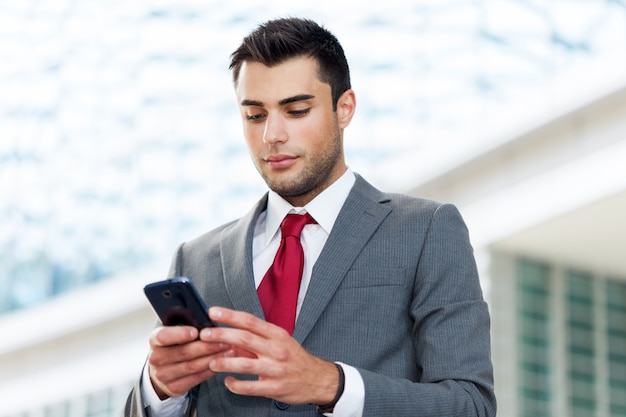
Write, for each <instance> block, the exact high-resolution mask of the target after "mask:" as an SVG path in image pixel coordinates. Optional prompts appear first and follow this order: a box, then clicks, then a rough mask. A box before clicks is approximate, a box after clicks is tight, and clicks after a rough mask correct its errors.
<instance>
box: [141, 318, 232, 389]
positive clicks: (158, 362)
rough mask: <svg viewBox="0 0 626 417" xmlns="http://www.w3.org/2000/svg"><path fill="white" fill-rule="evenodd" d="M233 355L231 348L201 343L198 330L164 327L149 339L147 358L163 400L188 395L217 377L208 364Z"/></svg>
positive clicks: (154, 383) (155, 331)
mask: <svg viewBox="0 0 626 417" xmlns="http://www.w3.org/2000/svg"><path fill="white" fill-rule="evenodd" d="M229 354H234V352H233V351H232V349H231V348H230V346H228V345H225V344H222V343H207V342H203V341H200V340H198V330H197V329H196V328H195V327H190V326H164V327H159V328H156V329H154V331H153V332H152V334H151V335H150V357H149V358H148V365H149V372H150V380H151V382H152V386H153V387H154V390H155V391H156V393H157V395H158V396H159V398H160V399H161V400H164V399H166V398H168V397H180V396H182V395H185V393H187V391H189V390H190V389H191V388H193V387H194V386H196V385H198V384H199V383H201V382H202V381H205V380H207V379H208V378H211V377H212V376H213V375H214V374H215V373H214V372H213V371H212V370H211V369H210V368H209V363H210V362H211V361H212V360H213V359H214V358H217V357H220V356H224V355H229Z"/></svg>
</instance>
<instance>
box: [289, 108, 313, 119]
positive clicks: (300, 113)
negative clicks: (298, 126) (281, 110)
mask: <svg viewBox="0 0 626 417" xmlns="http://www.w3.org/2000/svg"><path fill="white" fill-rule="evenodd" d="M310 111H311V108H310V107H307V108H306V109H298V110H290V111H289V114H290V115H291V116H294V117H302V116H306V115H307V114H309V112H310Z"/></svg>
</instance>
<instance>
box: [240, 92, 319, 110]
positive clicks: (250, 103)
mask: <svg viewBox="0 0 626 417" xmlns="http://www.w3.org/2000/svg"><path fill="white" fill-rule="evenodd" d="M313 98H315V96H314V95H311V94H298V95H295V96H293V97H287V98H284V99H282V100H280V101H279V102H278V105H279V106H284V105H285V104H289V103H294V102H296V101H305V100H311V99H313ZM241 105H242V106H253V107H263V102H262V101H258V100H248V99H244V100H241Z"/></svg>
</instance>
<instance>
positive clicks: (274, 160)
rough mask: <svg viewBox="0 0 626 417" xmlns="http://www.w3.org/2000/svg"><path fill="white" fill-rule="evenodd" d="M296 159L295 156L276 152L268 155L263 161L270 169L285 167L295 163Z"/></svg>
mask: <svg viewBox="0 0 626 417" xmlns="http://www.w3.org/2000/svg"><path fill="white" fill-rule="evenodd" d="M297 159H298V157H297V156H293V155H283V154H278V155H270V156H268V157H267V158H265V162H266V163H267V165H269V166H270V168H272V169H286V168H289V167H290V166H292V165H293V164H295V163H296V160H297Z"/></svg>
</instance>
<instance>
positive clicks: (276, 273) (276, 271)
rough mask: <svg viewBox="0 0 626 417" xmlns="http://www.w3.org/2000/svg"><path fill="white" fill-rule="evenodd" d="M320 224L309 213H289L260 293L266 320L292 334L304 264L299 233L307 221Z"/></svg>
mask: <svg viewBox="0 0 626 417" xmlns="http://www.w3.org/2000/svg"><path fill="white" fill-rule="evenodd" d="M311 223H317V222H316V221H315V220H314V219H313V217H311V215H309V214H308V213H306V214H304V215H300V214H288V215H287V216H286V217H285V219H284V220H283V222H282V223H281V225H280V231H281V234H282V237H281V239H280V247H279V248H278V252H276V257H275V258H274V263H272V265H271V266H270V268H269V269H268V270H267V272H266V273H265V276H264V277H263V280H262V281H261V284H260V285H259V288H258V289H257V293H258V295H259V300H260V301H261V306H262V307H263V312H264V313H265V319H266V320H267V321H269V322H270V323H274V324H276V325H278V326H280V327H282V328H283V329H285V330H287V331H288V332H289V334H292V333H293V327H294V325H295V323H296V305H297V303H298V292H299V291H300V281H301V279H302V268H303V267H304V252H303V250H302V244H301V243H300V233H302V229H304V226H305V225H306V224H311Z"/></svg>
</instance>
